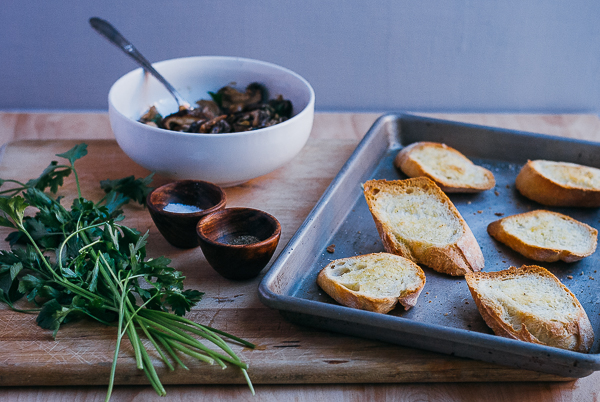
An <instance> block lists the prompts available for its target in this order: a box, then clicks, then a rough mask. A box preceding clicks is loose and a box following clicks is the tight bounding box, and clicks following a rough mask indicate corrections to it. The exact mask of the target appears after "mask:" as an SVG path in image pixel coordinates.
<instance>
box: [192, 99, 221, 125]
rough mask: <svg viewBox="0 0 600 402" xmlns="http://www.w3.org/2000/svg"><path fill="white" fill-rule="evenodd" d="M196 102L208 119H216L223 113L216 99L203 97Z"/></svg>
mask: <svg viewBox="0 0 600 402" xmlns="http://www.w3.org/2000/svg"><path fill="white" fill-rule="evenodd" d="M196 103H197V104H198V109H197V110H201V111H202V114H203V115H204V117H205V118H206V120H211V119H214V118H215V117H217V116H220V115H221V114H222V113H221V109H219V105H217V104H216V103H215V102H214V101H211V100H204V99H201V100H199V101H198V102H196Z"/></svg>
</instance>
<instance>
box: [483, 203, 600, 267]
mask: <svg viewBox="0 0 600 402" xmlns="http://www.w3.org/2000/svg"><path fill="white" fill-rule="evenodd" d="M488 233H489V234H490V235H491V236H492V237H494V238H495V239H496V240H498V241H500V242H502V243H504V244H506V245H507V246H508V247H510V248H512V249H513V250H515V251H517V252H519V253H521V254H523V255H524V256H525V257H527V258H531V259H532V260H536V261H545V262H554V261H558V260H562V261H564V262H575V261H579V260H581V259H582V258H584V257H587V256H589V255H591V254H592V253H593V252H594V251H596V243H597V241H598V231H597V230H596V229H594V228H593V227H591V226H589V225H586V224H585V223H582V222H579V221H577V220H575V219H573V218H571V217H569V216H566V215H563V214H559V213H558V212H551V211H545V210H536V211H531V212H525V213H522V214H518V215H512V216H507V217H506V218H502V219H499V220H497V221H495V222H492V223H490V224H489V225H488Z"/></svg>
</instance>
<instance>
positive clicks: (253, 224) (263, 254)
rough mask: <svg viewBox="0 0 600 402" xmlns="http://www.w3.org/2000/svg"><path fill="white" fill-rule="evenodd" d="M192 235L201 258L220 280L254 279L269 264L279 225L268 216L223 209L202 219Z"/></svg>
mask: <svg viewBox="0 0 600 402" xmlns="http://www.w3.org/2000/svg"><path fill="white" fill-rule="evenodd" d="M196 232H197V233H198V238H199V242H200V248H201V249H202V252H203V253H204V257H206V260H207V261H208V263H209V264H210V266H211V267H213V268H214V270H215V271H217V272H218V273H219V274H220V275H221V276H223V277H225V278H227V279H231V280H245V279H251V278H254V277H256V276H257V275H258V274H259V273H260V271H262V269H263V268H264V267H265V266H266V265H267V264H268V263H269V260H270V259H271V257H272V256H273V253H274V252H275V249H276V248H277V244H278V243H279V238H280V237H281V225H280V224H279V221H277V219H275V217H273V216H272V215H270V214H268V213H266V212H264V211H260V210H258V209H252V208H227V209H223V210H221V211H217V212H214V213H212V214H210V215H206V216H205V217H203V218H202V219H200V221H199V222H198V225H197V226H196Z"/></svg>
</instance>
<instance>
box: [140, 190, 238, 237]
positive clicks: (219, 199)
mask: <svg viewBox="0 0 600 402" xmlns="http://www.w3.org/2000/svg"><path fill="white" fill-rule="evenodd" d="M226 202H227V196H226V195H225V192H224V191H223V189H221V187H219V186H217V185H216V184H213V183H209V182H206V181H201V180H179V181H175V182H172V183H168V184H165V185H163V186H160V187H158V188H156V189H154V190H153V191H152V192H151V193H150V194H148V197H147V198H146V204H147V206H148V210H149V211H150V216H151V217H152V220H153V221H154V224H155V225H156V227H157V228H158V230H159V232H160V233H161V234H162V235H163V237H164V238H165V239H166V240H167V241H168V242H169V243H171V244H172V245H173V246H175V247H179V248H193V247H197V246H198V235H197V234H196V224H197V223H198V221H199V220H200V219H201V218H202V217H204V216H206V215H208V214H210V213H212V212H215V211H218V210H221V209H223V208H225V204H226Z"/></svg>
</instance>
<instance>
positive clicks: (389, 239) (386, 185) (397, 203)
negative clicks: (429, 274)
mask: <svg viewBox="0 0 600 402" xmlns="http://www.w3.org/2000/svg"><path fill="white" fill-rule="evenodd" d="M364 196H365V198H366V200H367V204H368V205H369V209H370V211H371V214H372V215H373V220H374V221H375V225H376V226H377V231H378V232H379V236H380V237H381V240H382V242H383V247H384V248H385V250H386V251H387V252H389V253H392V254H397V255H401V256H403V257H406V258H408V259H410V260H411V261H414V262H416V263H418V264H424V265H427V266H428V267H430V268H432V269H434V270H436V271H438V272H442V273H446V274H450V275H456V276H458V275H464V274H465V273H467V272H471V271H480V270H481V269H482V268H483V265H484V260H483V254H482V253H481V249H480V248H479V244H477V240H475V236H473V233H472V232H471V229H469V226H468V225H467V223H466V222H465V220H464V219H463V218H462V216H461V215H460V213H459V212H458V210H457V209H456V207H455V206H454V204H452V201H450V199H449V198H448V196H447V195H446V194H444V192H443V191H442V190H441V189H440V188H439V187H438V186H437V185H436V184H435V183H434V182H433V181H431V180H430V179H428V178H426V177H415V178H412V179H406V180H393V181H386V180H370V181H367V182H366V183H365V184H364Z"/></svg>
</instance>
